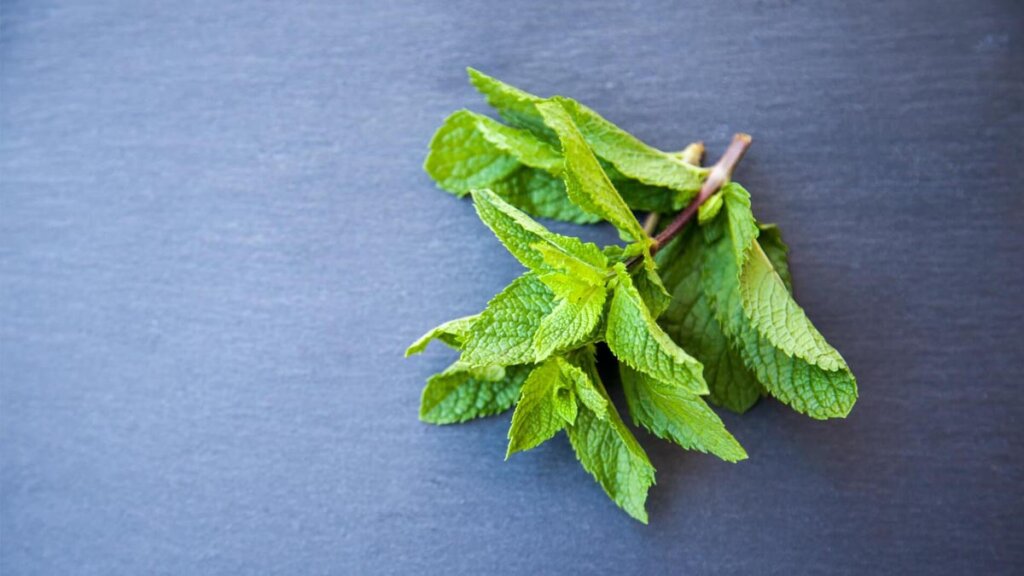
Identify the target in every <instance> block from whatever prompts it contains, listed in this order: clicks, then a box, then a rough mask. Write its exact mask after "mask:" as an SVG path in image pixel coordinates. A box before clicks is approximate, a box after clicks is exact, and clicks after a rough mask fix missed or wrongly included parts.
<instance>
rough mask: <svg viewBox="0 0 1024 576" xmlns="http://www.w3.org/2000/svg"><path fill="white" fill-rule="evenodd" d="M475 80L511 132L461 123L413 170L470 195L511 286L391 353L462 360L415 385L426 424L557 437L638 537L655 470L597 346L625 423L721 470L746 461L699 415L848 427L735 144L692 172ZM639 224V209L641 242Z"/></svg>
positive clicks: (474, 76) (831, 354) (531, 99)
mask: <svg viewBox="0 0 1024 576" xmlns="http://www.w3.org/2000/svg"><path fill="white" fill-rule="evenodd" d="M470 79H471V81H472V83H473V85H474V86H476V87H477V89H478V90H480V92H481V93H483V94H484V96H485V97H486V98H487V101H488V102H489V103H490V104H491V105H492V106H494V107H495V108H496V109H497V110H498V113H499V114H500V115H501V117H502V118H503V119H505V121H506V122H507V124H503V123H501V122H499V121H497V120H494V119H491V118H488V117H486V116H482V115H479V114H475V113H473V112H469V111H465V110H463V111H459V112H456V113H455V114H453V115H452V116H450V117H449V118H448V119H447V120H445V122H444V124H443V125H442V126H441V128H440V129H439V130H438V132H437V134H435V136H434V138H433V140H432V142H431V146H430V153H429V154H428V156H427V160H426V163H425V169H426V171H427V173H428V174H430V176H431V177H432V178H434V180H435V181H436V182H437V184H438V185H439V186H440V187H441V188H443V189H445V190H447V191H449V192H452V193H454V194H456V195H458V196H464V195H467V194H470V195H472V198H473V203H474V205H475V207H476V210H477V213H478V215H479V216H480V219H481V220H482V221H483V222H484V224H485V225H486V226H487V227H488V228H490V230H491V231H492V232H493V233H494V235H495V236H496V237H497V238H498V240H499V241H500V242H501V243H502V244H504V245H505V247H506V248H507V249H508V250H509V252H510V253H511V254H512V255H513V256H515V257H516V259H518V260H519V261H520V263H522V265H523V266H524V267H525V268H526V270H525V272H524V273H523V274H522V275H521V276H520V277H519V278H518V279H516V280H515V281H513V282H512V283H511V284H510V285H509V286H508V287H506V288H505V289H504V290H503V291H502V292H501V293H499V294H498V295H497V296H495V297H494V298H493V299H492V300H491V301H490V302H489V303H488V305H487V307H486V308H485V309H484V310H483V311H482V312H480V313H479V314H476V315H473V316H467V317H463V318H458V319H455V320H452V321H449V322H446V323H444V324H442V325H440V326H438V327H437V328H434V329H433V330H430V331H429V332H427V333H426V334H425V335H424V336H423V337H421V338H420V339H418V340H417V341H416V342H414V343H413V344H412V345H411V346H410V347H409V349H408V350H407V351H406V355H407V356H408V355H412V354H419V353H421V352H423V351H424V350H425V349H426V347H427V346H428V344H429V343H430V342H432V341H434V340H437V341H440V342H442V343H444V344H446V345H448V346H450V347H452V348H453V349H455V350H457V351H458V352H459V353H460V356H459V359H458V360H457V361H456V362H455V363H454V364H452V365H451V366H450V367H449V368H447V369H446V370H444V371H443V372H441V373H440V374H437V375H435V376H433V377H432V378H430V379H429V380H428V382H427V387H426V388H425V389H424V391H423V398H422V404H421V409H420V418H421V419H423V420H424V421H426V422H430V423H434V424H451V423H456V422H464V421H466V420H469V419H473V418H479V417H484V416H490V415H493V414H497V413H500V412H503V411H505V410H507V409H508V408H511V407H512V406H515V412H514V414H513V415H512V423H511V427H510V429H509V434H508V437H509V444H508V450H507V454H506V457H509V456H511V455H513V454H515V453H518V452H522V451H525V450H529V449H530V448H533V447H535V446H537V445H539V444H541V443H543V442H545V441H547V440H548V439H550V438H551V437H553V436H555V435H556V434H558V433H559V432H561V431H565V433H566V434H567V435H568V437H569V441H570V442H571V444H572V446H573V449H574V450H575V451H576V456H577V458H578V459H579V461H580V463H581V464H582V466H583V467H584V468H585V469H586V470H587V471H588V472H590V473H591V474H592V475H593V476H594V478H595V479H596V480H597V481H598V483H600V485H601V486H602V487H603V488H604V490H605V492H606V493H607V494H608V496H609V497H610V498H611V499H612V500H613V501H615V503H616V504H618V505H619V506H620V507H621V508H622V509H623V510H625V511H626V512H627V513H628V514H629V515H630V516H632V517H633V518H636V519H637V520H640V521H642V522H645V523H646V522H647V511H646V509H645V506H644V504H645V502H646V498H647V491H648V489H649V488H650V486H651V485H652V484H653V483H654V467H653V466H652V465H651V463H650V460H649V459H648V458H647V455H646V454H645V453H644V450H643V448H642V447H641V446H640V444H639V442H637V440H636V438H635V437H634V436H633V433H632V432H631V431H630V429H629V428H628V427H627V426H626V425H625V424H624V423H623V421H622V418H621V417H620V416H619V413H618V410H617V409H616V407H615V405H614V404H613V403H612V401H611V399H610V398H609V396H608V393H607V391H606V390H605V387H604V384H603V383H602V382H601V379H600V377H599V376H598V373H597V366H596V360H595V358H596V356H595V346H597V345H606V346H607V347H608V348H609V350H610V351H611V353H612V355H613V356H614V358H615V359H616V360H617V361H618V362H619V371H620V375H621V383H622V386H623V389H624V392H625V398H626V405H627V408H628V411H629V414H630V416H631V420H632V421H633V424H634V425H637V426H639V427H642V428H644V429H646V430H648V431H649V432H651V433H652V434H654V435H656V436H658V437H660V438H663V439H665V440H668V441H670V442H674V443H676V444H678V445H679V446H681V447H683V448H685V449H688V450H695V451H700V452H705V453H708V454H714V455H716V456H718V457H719V458H721V459H723V460H726V461H728V462H737V461H740V460H743V459H745V458H747V453H746V451H745V450H744V449H743V447H742V446H741V445H740V443H739V442H738V441H737V440H736V439H735V438H734V437H733V436H732V435H731V434H730V433H729V432H728V431H727V430H726V428H725V425H724V424H723V423H722V421H721V419H720V418H719V417H718V415H717V414H716V413H715V412H714V411H713V410H712V409H711V408H710V407H709V406H708V404H707V401H710V402H711V403H713V404H716V405H718V406H721V407H724V408H727V409H729V410H731V411H734V412H737V413H742V412H744V411H746V410H748V409H749V408H750V407H751V406H753V405H754V404H755V403H756V402H757V400H758V399H759V398H760V397H762V396H764V395H771V396H774V397H775V398H777V399H778V400H780V401H782V402H784V403H786V404H788V405H790V406H791V407H793V408H794V409H795V410H797V411H799V412H802V413H804V414H807V415H809V416H811V417H813V418H818V419H826V418H837V417H845V416H846V415H847V414H848V413H849V412H850V410H851V409H852V407H853V404H854V402H855V401H856V398H857V386H856V380H855V378H854V377H853V374H852V373H851V372H850V369H849V367H848V366H847V364H846V362H845V361H844V360H843V358H842V356H840V355H839V353H838V352H837V351H836V350H835V349H834V348H833V347H832V346H830V345H829V344H828V343H827V342H826V341H825V338H824V337H823V336H822V335H821V333H820V332H819V331H818V330H817V329H816V328H815V327H814V326H813V325H812V324H811V322H810V320H809V319H808V318H807V315H806V313H804V311H803V309H801V308H800V306H799V305H798V304H797V303H796V301H795V300H794V299H793V297H792V293H791V280H790V271H789V266H788V262H787V256H788V249H787V247H786V245H785V243H784V242H783V241H782V236H781V233H780V232H779V230H778V227H776V226H774V225H771V224H763V223H758V222H757V221H756V219H755V218H754V215H753V212H752V211H751V204H750V194H749V193H748V192H747V191H746V190H745V189H744V188H743V187H742V186H740V185H739V184H738V183H736V182H733V181H732V173H733V170H734V169H735V167H736V165H737V164H738V163H739V162H740V160H741V159H742V157H743V155H744V154H745V152H746V150H747V148H748V147H749V146H750V142H751V140H750V137H749V136H746V135H744V134H738V135H736V136H735V137H734V138H733V141H732V143H731V144H730V146H729V147H728V149H727V150H726V151H725V153H724V154H723V156H722V158H721V159H720V160H719V161H718V162H717V163H715V164H714V165H713V166H711V167H710V168H702V167H700V166H699V163H700V158H701V156H702V155H703V145H701V144H699V143H697V144H691V145H689V146H687V147H686V148H685V149H684V150H683V151H681V152H677V153H671V152H663V151H661V150H657V149H655V148H653V147H650V146H648V145H646V144H644V143H643V142H641V141H640V140H639V139H637V138H635V137H634V136H632V135H631V134H629V133H627V132H626V131H624V130H622V129H621V128H619V127H617V126H615V125H614V124H612V123H611V122H609V121H607V120H606V119H604V118H602V117H601V116H600V115H598V114H597V113H596V112H594V111H593V110H591V109H589V108H587V107H586V106H583V105H582V104H580V103H578V102H576V101H574V100H572V99H569V98H564V97H553V98H540V97H537V96H534V95H532V94H528V93H526V92H523V91H522V90H519V89H517V88H515V87H513V86H510V85H508V84H505V83H503V82H501V81H499V80H497V79H495V78H492V77H490V76H487V75H485V74H482V73H480V72H478V71H476V70H472V69H470ZM634 210H642V211H647V212H649V215H648V217H647V219H646V221H645V224H644V225H641V224H640V222H639V221H637V219H636V217H635V216H634V213H633V211H634ZM532 216H540V217H547V218H553V219H559V220H566V221H570V222H575V223H580V224H585V223H592V222H598V221H606V222H609V223H611V224H612V225H613V226H615V228H616V229H618V231H619V236H620V238H621V239H622V240H623V242H624V244H623V245H614V246H606V247H603V248H601V247H598V246H596V245H594V244H591V243H587V242H583V241H581V240H580V239H578V238H574V237H570V236H564V235H560V234H556V233H554V232H551V231H550V230H548V229H547V228H546V227H544V226H543V225H542V224H540V223H539V222H537V221H536V220H534V219H533V218H532ZM662 218H664V219H666V220H668V223H667V224H666V225H664V226H662V227H660V231H658V232H657V234H655V235H654V236H653V237H652V234H654V233H655V231H656V230H658V229H659V223H660V221H661V219H662Z"/></svg>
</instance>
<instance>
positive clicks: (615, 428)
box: [567, 349, 654, 524]
mask: <svg viewBox="0 0 1024 576" xmlns="http://www.w3.org/2000/svg"><path fill="white" fill-rule="evenodd" d="M579 356H580V358H581V361H582V366H581V368H582V369H583V371H584V372H585V373H586V374H587V376H589V378H590V380H591V382H592V383H593V385H594V388H595V389H596V390H597V392H598V394H600V396H601V397H602V398H603V399H604V401H605V403H606V405H607V407H608V411H607V416H606V417H605V418H604V419H601V418H599V417H598V416H597V414H595V413H594V412H592V411H590V410H580V412H579V414H578V415H577V416H576V424H574V425H573V426H570V427H568V428H567V433H568V435H569V442H571V443H572V447H573V449H574V450H575V451H576V457H577V458H578V459H579V461H580V464H582V465H583V468H584V469H585V470H587V472H590V473H591V474H592V475H593V476H594V479H595V480H597V481H598V483H599V484H601V487H602V488H604V491H605V492H606V493H607V494H608V496H609V497H610V498H611V499H612V500H614V501H615V503H616V504H618V506H619V507H620V508H622V509H623V510H625V511H626V513H627V514H629V515H630V516H632V517H633V518H635V519H637V520H639V521H640V522H643V523H644V524H646V523H647V510H645V509H644V503H645V502H646V501H647V491H648V489H649V488H650V487H651V485H652V484H654V466H652V465H651V461H650V460H649V459H648V458H647V454H646V453H645V452H644V449H643V448H641V447H640V443H639V442H637V441H636V438H635V437H634V436H633V433H632V432H630V431H629V428H627V427H626V425H625V423H623V422H622V419H621V418H620V417H619V414H618V412H616V410H615V407H614V406H613V405H612V403H611V399H610V398H608V393H607V392H606V391H605V389H604V385H603V384H602V383H601V378H600V377H599V376H598V374H597V368H596V366H595V365H594V359H593V351H592V349H591V350H590V351H589V353H586V354H581V355H579Z"/></svg>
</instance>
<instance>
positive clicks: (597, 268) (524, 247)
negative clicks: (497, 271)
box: [473, 189, 608, 276]
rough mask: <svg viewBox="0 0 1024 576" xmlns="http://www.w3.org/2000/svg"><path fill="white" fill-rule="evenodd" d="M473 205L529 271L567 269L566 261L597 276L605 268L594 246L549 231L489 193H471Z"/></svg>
mask: <svg viewBox="0 0 1024 576" xmlns="http://www.w3.org/2000/svg"><path fill="white" fill-rule="evenodd" d="M473 205H474V206H475V207H476V211H477V214H479V216H480V220H482V221H483V222H484V224H486V225H487V227H488V228H490V229H491V231H492V232H494V235H495V236H497V237H498V240H500V241H501V243H502V244H504V245H505V247H506V248H508V251H509V252H511V253H512V255H513V256H515V257H516V259H518V260H519V261H520V262H522V263H523V265H524V266H526V267H527V268H530V269H531V270H541V269H545V268H548V267H552V266H553V267H558V266H559V265H562V266H569V265H570V264H568V262H571V263H572V264H573V265H577V266H581V267H585V268H592V269H593V274H595V275H598V276H600V275H603V274H604V273H605V270H606V268H607V267H608V262H607V259H606V258H605V257H604V254H602V253H601V249H600V248H598V247H597V246H596V245H594V244H589V243H584V242H581V241H580V240H579V239H578V238H572V237H569V236H561V235H559V234H555V233H553V232H550V231H548V229H547V228H545V227H544V226H541V225H540V224H538V223H537V222H536V221H534V220H533V219H532V218H530V217H529V216H527V215H526V214H525V213H524V212H522V211H521V210H519V209H518V208H516V207H514V206H512V205H511V204H509V203H508V202H505V201H504V200H502V199H501V198H500V197H499V196H498V195H497V194H495V193H494V192H492V191H490V190H486V189H482V190H474V191H473ZM555 258H558V259H557V260H556V261H555V262H553V263H552V265H547V262H548V261H550V260H552V259H555Z"/></svg>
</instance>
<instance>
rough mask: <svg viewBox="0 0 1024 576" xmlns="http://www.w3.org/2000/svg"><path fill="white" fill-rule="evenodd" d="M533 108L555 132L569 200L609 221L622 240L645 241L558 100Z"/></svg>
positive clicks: (624, 203)
mask: <svg viewBox="0 0 1024 576" xmlns="http://www.w3.org/2000/svg"><path fill="white" fill-rule="evenodd" d="M536 107H537V109H538V110H539V111H540V113H541V115H542V116H543V117H544V122H545V123H546V124H547V125H548V127H549V128H551V129H552V130H553V131H554V132H555V133H557V134H558V139H559V141H560V142H561V144H562V155H563V156H564V157H565V172H564V173H563V174H562V178H563V179H564V180H565V189H566V192H567V193H568V194H569V199H570V200H572V201H573V202H574V203H576V204H577V205H578V206H579V207H580V208H583V209H584V210H586V211H587V212H590V213H591V214H596V215H598V216H600V217H602V218H604V219H605V220H607V221H608V222H611V223H612V225H613V226H615V227H616V228H618V229H619V233H620V235H621V236H622V238H623V240H626V241H629V242H640V241H646V240H647V235H646V234H645V233H644V230H643V227H642V226H640V223H639V222H637V220H636V217H635V216H633V212H632V211H631V210H630V209H629V206H627V205H626V201H625V200H623V199H622V197H621V196H619V193H618V192H616V190H615V187H614V186H612V183H611V181H610V180H609V179H608V175H607V174H605V173H604V170H602V169H601V164H600V163H599V162H598V161H597V157H595V156H594V154H593V152H592V151H591V150H590V147H589V146H588V145H587V142H586V140H584V139H583V135H581V134H580V133H579V130H577V129H576V125H575V124H574V123H573V120H572V118H571V117H570V116H569V114H568V113H567V112H566V110H565V108H563V107H562V103H561V101H560V100H555V101H547V102H540V103H538V104H537V105H536Z"/></svg>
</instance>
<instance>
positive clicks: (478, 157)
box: [423, 110, 520, 196]
mask: <svg viewBox="0 0 1024 576" xmlns="http://www.w3.org/2000/svg"><path fill="white" fill-rule="evenodd" d="M478 118H479V116H478V115H476V114H473V113H472V112H470V111H468V110H460V111H458V112H455V113H454V114H452V115H451V116H449V117H448V118H447V119H445V121H444V124H442V125H441V128H439V129H438V131H437V132H436V133H435V134H434V138H433V139H432V140H431V142H430V154H428V155H427V160H426V162H425V163H424V165H423V167H424V169H425V170H426V171H427V174H430V177H431V178H433V179H434V181H435V182H437V184H438V185H439V186H440V187H442V188H444V189H445V190H448V191H449V192H452V193H454V194H456V195H458V196H464V195H466V194H467V193H469V192H470V191H471V190H474V189H476V188H483V187H485V186H487V185H489V184H491V183H492V182H494V181H496V180H500V179H502V178H505V177H507V176H508V175H509V174H511V173H512V172H514V171H515V170H516V169H517V168H518V167H519V166H520V162H519V161H518V160H516V159H515V157H513V156H511V155H509V154H507V153H506V152H505V151H503V150H501V149H500V148H498V147H497V146H495V145H494V144H492V143H490V142H488V140H487V138H485V137H484V135H483V133H482V132H481V131H480V130H479V129H478V128H477V120H478Z"/></svg>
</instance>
